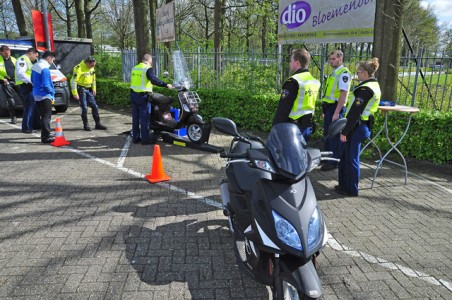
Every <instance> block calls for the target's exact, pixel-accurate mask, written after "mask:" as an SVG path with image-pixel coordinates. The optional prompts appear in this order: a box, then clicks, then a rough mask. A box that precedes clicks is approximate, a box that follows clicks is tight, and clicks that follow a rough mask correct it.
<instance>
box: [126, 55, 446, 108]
mask: <svg viewBox="0 0 452 300" xmlns="http://www.w3.org/2000/svg"><path fill="white" fill-rule="evenodd" d="M310 50H311V51H310V53H311V56H312V59H311V65H310V67H309V68H310V71H311V73H312V74H313V76H314V77H316V78H318V79H319V80H320V81H321V82H322V83H324V81H325V78H326V76H327V75H328V74H330V73H331V71H332V69H331V67H330V65H329V63H328V61H329V51H327V49H325V48H320V47H319V48H316V49H310ZM183 53H184V56H185V59H186V62H187V65H188V68H189V70H190V74H191V77H192V80H193V83H194V85H195V87H197V88H211V89H238V90H248V91H253V92H254V93H268V92H271V91H274V92H279V90H280V88H281V85H282V83H283V82H284V81H285V80H286V79H287V78H288V76H289V69H288V68H289V63H288V62H289V60H290V53H289V52H287V51H286V52H285V53H283V52H282V51H279V52H278V51H274V52H273V53H259V52H256V51H254V50H251V51H227V52H221V53H219V52H209V51H203V50H201V48H198V49H195V50H189V51H183ZM370 57H371V54H370V51H369V49H367V48H358V46H357V47H356V48H352V47H350V48H348V49H346V50H345V51H344V58H345V60H344V64H345V65H346V66H347V67H348V68H349V70H350V72H351V73H352V77H353V78H354V79H356V78H357V76H356V65H357V64H358V62H359V61H362V60H367V59H369V58H370ZM153 58H154V62H153V67H154V73H155V74H156V75H157V76H159V75H160V74H161V73H162V72H163V71H168V72H169V73H170V74H172V71H173V65H172V61H171V55H170V54H169V53H167V52H165V51H158V52H156V53H155V54H154V55H153ZM136 62H137V57H136V53H135V51H130V50H125V51H123V52H122V64H123V80H124V81H130V71H131V69H132V68H133V66H134V65H135V64H136ZM357 83H358V82H357V80H354V81H353V84H355V85H356V84H357ZM397 94H398V96H397V100H396V102H397V103H398V104H402V105H412V106H416V107H421V108H428V109H434V110H443V111H445V110H451V106H452V59H451V57H449V56H447V55H446V54H445V53H438V52H430V51H427V50H424V49H419V50H418V51H417V52H414V53H411V52H410V51H407V52H405V53H404V54H403V55H402V58H401V62H400V69H399V78H398V93H397Z"/></svg>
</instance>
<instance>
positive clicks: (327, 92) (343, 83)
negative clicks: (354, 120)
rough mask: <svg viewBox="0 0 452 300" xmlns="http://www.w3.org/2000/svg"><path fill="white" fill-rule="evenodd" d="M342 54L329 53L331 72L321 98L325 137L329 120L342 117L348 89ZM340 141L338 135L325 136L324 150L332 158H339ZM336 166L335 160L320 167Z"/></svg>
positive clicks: (330, 168)
mask: <svg viewBox="0 0 452 300" xmlns="http://www.w3.org/2000/svg"><path fill="white" fill-rule="evenodd" d="M343 61H344V54H343V53H342V51H341V50H334V51H333V52H331V54H330V65H331V67H332V68H333V72H332V73H331V74H330V76H329V77H328V79H327V81H326V84H325V89H324V95H323V98H322V107H323V135H324V136H325V137H326V135H327V134H328V128H329V127H330V124H331V122H333V121H335V120H337V119H339V118H343V117H344V113H345V105H346V104H347V103H346V102H347V97H348V93H349V91H350V82H351V77H350V71H349V70H348V69H347V68H346V67H344V65H343ZM340 148H341V142H340V140H339V135H336V136H334V137H332V138H325V146H324V150H325V151H332V152H333V157H334V158H339V155H340V152H341V149H340ZM336 167H337V162H334V161H326V162H325V164H323V166H322V167H321V168H320V170H322V171H329V170H333V169H335V168H336Z"/></svg>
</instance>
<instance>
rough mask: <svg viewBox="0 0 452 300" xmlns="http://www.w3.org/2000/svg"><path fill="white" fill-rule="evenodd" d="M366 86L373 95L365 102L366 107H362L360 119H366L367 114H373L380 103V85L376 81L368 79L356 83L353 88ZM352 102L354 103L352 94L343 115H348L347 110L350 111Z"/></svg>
mask: <svg viewBox="0 0 452 300" xmlns="http://www.w3.org/2000/svg"><path fill="white" fill-rule="evenodd" d="M363 86H367V87H369V88H370V89H371V90H372V91H373V92H374V95H373V97H372V98H371V99H370V100H369V102H367V105H366V108H364V111H363V112H362V113H361V120H363V121H368V120H369V116H370V115H373V114H374V113H376V112H377V110H378V106H379V105H380V99H381V90H380V85H379V84H378V82H377V81H369V82H366V83H363V84H361V85H358V86H357V87H356V88H355V89H358V88H360V87H363ZM353 103H355V95H353V98H352V99H351V101H350V102H349V103H348V105H347V111H346V112H345V116H347V115H348V112H349V111H350V108H351V107H352V105H353Z"/></svg>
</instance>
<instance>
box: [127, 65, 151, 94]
mask: <svg viewBox="0 0 452 300" xmlns="http://www.w3.org/2000/svg"><path fill="white" fill-rule="evenodd" d="M150 67H151V66H149V65H147V64H145V63H143V62H142V63H139V64H138V65H136V66H135V67H133V69H132V73H131V74H130V88H131V89H132V90H133V91H134V92H137V93H141V92H151V93H152V83H151V81H150V80H149V79H148V78H147V76H146V72H147V70H148V69H149V68H150Z"/></svg>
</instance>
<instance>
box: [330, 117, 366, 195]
mask: <svg viewBox="0 0 452 300" xmlns="http://www.w3.org/2000/svg"><path fill="white" fill-rule="evenodd" d="M369 137H370V130H369V127H367V125H366V124H360V125H359V126H357V127H356V128H355V130H354V131H353V132H352V133H351V134H350V135H349V136H348V137H347V142H346V143H343V144H344V145H343V151H342V155H341V157H340V158H341V161H340V162H339V180H338V181H339V188H340V189H341V190H343V191H346V192H347V193H349V194H353V195H358V182H359V175H360V170H359V153H360V152H361V143H362V142H363V141H364V140H365V139H367V138H369Z"/></svg>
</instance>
